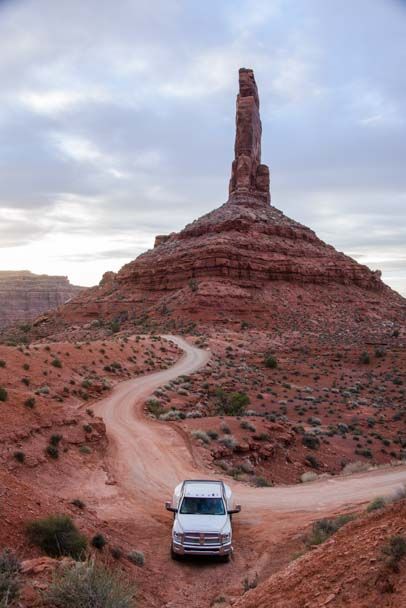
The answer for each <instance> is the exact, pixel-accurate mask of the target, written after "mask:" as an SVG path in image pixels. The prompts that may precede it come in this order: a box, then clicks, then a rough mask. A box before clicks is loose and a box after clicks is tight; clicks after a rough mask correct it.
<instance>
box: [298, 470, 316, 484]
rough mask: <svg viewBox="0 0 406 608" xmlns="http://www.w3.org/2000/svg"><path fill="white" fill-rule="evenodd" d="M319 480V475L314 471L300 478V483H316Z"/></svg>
mask: <svg viewBox="0 0 406 608" xmlns="http://www.w3.org/2000/svg"><path fill="white" fill-rule="evenodd" d="M317 478H318V475H317V473H315V472H314V471H307V472H306V473H303V474H302V475H301V476H300V481H301V482H302V483H308V482H309V481H315V480H316V479H317Z"/></svg>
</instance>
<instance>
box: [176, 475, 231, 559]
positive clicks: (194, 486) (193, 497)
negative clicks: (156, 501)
mask: <svg viewBox="0 0 406 608" xmlns="http://www.w3.org/2000/svg"><path fill="white" fill-rule="evenodd" d="M165 507H166V509H167V510H168V511H172V512H173V514H174V522H173V528H172V544H171V554H172V558H173V559H179V558H180V557H181V556H185V555H211V556H212V555H213V556H218V557H219V558H221V559H222V560H223V561H228V560H229V558H230V555H231V553H232V551H233V545H232V529H231V517H232V515H233V513H239V512H240V511H241V506H240V505H236V506H235V507H234V506H233V497H232V492H231V488H230V487H229V486H227V485H226V484H225V483H224V482H223V481H212V480H207V479H203V480H201V479H187V480H185V481H183V482H182V483H180V484H179V485H178V486H176V488H175V491H174V493H173V499H172V502H170V501H168V502H166V503H165Z"/></svg>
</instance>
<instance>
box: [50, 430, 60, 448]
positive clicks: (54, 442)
mask: <svg viewBox="0 0 406 608" xmlns="http://www.w3.org/2000/svg"><path fill="white" fill-rule="evenodd" d="M62 439H63V436H62V435H60V434H59V433H55V434H54V435H51V437H50V439H49V443H50V444H51V445H59V444H60V442H61V441H62Z"/></svg>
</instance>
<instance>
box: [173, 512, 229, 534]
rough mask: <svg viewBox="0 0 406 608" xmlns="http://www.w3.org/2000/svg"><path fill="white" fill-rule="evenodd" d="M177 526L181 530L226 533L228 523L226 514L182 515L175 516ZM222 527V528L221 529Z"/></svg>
mask: <svg viewBox="0 0 406 608" xmlns="http://www.w3.org/2000/svg"><path fill="white" fill-rule="evenodd" d="M176 519H177V523H178V526H177V527H178V528H181V530H180V531H183V532H213V533H220V532H223V533H228V532H229V531H230V524H229V519H228V515H182V514H180V513H179V514H178V516H177V518H176ZM223 528H224V529H223Z"/></svg>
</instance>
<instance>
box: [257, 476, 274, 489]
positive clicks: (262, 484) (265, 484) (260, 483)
mask: <svg viewBox="0 0 406 608" xmlns="http://www.w3.org/2000/svg"><path fill="white" fill-rule="evenodd" d="M253 482H254V484H255V486H256V487H257V488H269V486H270V485H271V484H270V483H269V481H267V480H266V479H265V477H260V476H259V477H257V476H256V477H254V479H253Z"/></svg>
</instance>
